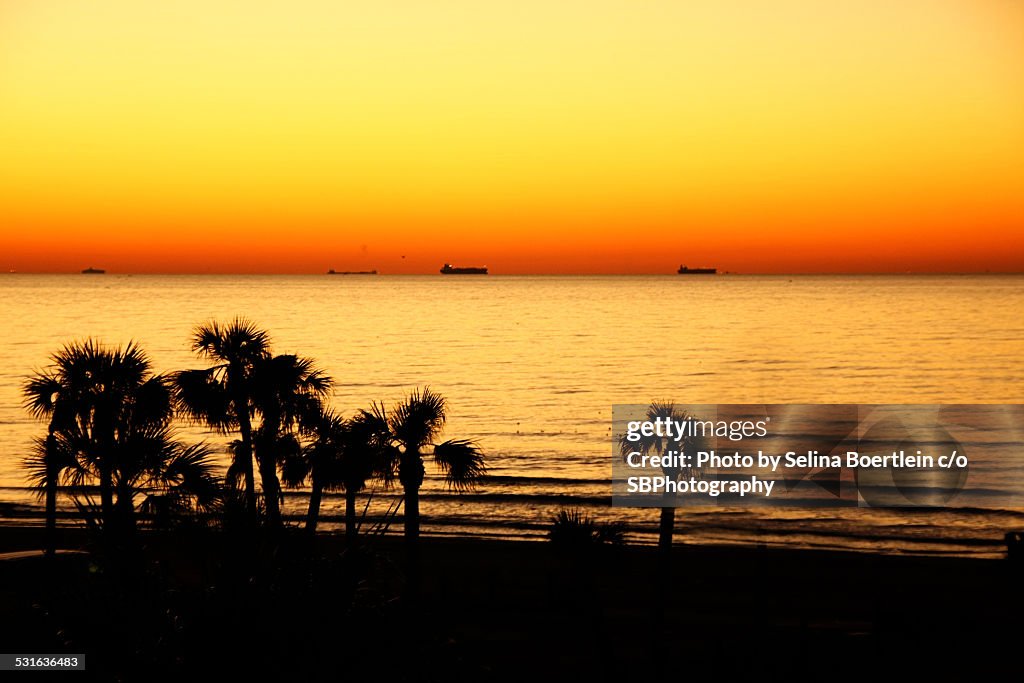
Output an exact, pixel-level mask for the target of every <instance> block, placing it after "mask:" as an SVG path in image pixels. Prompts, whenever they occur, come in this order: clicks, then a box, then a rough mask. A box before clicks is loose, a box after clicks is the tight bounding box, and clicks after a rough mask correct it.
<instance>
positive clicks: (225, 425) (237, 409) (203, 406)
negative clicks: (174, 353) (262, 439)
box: [174, 318, 270, 521]
mask: <svg viewBox="0 0 1024 683" xmlns="http://www.w3.org/2000/svg"><path fill="white" fill-rule="evenodd" d="M192 350H193V351H195V352H196V353H197V354H198V355H199V356H200V357H202V358H205V359H207V360H211V361H213V362H214V365H212V366H211V367H209V368H206V369H203V370H183V371H181V372H178V373H176V374H175V375H174V384H175V389H176V395H177V400H178V405H179V407H180V409H181V411H182V412H184V413H185V415H187V416H188V417H189V418H191V419H192V420H193V421H195V422H198V423H202V424H205V425H207V426H208V427H210V428H212V429H214V430H216V431H218V432H220V433H222V434H230V433H233V432H235V431H237V432H238V435H239V439H238V440H237V441H236V442H235V443H234V444H233V445H232V450H233V452H234V456H235V457H234V462H233V467H234V468H235V471H236V472H238V473H240V475H241V477H242V479H243V480H244V482H245V507H246V511H247V513H248V516H249V519H250V521H255V519H256V481H255V476H254V474H253V463H252V460H253V426H252V420H253V414H254V410H255V408H254V405H253V392H254V387H253V372H254V368H255V366H256V365H257V364H259V363H260V362H261V361H263V360H265V359H266V358H267V357H268V356H269V355H270V336H269V335H268V334H267V333H266V332H265V331H264V330H261V329H260V328H258V327H257V326H256V325H255V324H254V323H252V322H250V321H248V320H246V319H244V318H235V319H234V320H232V321H231V322H229V323H228V324H226V325H221V324H220V323H217V322H216V321H210V322H208V323H204V324H202V325H199V326H198V327H196V328H195V330H194V331H193V333H192ZM228 482H229V484H232V483H233V482H234V477H229V479H228Z"/></svg>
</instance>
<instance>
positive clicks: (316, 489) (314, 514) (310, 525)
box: [306, 477, 324, 534]
mask: <svg viewBox="0 0 1024 683" xmlns="http://www.w3.org/2000/svg"><path fill="white" fill-rule="evenodd" d="M323 489H324V487H323V486H322V485H321V484H320V482H319V481H317V478H316V477H313V480H312V482H310V492H309V510H307V511H306V531H308V532H309V533H311V534H314V533H316V525H317V523H318V522H319V521H320V501H321V500H322V499H323Z"/></svg>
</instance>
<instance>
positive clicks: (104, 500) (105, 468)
mask: <svg viewBox="0 0 1024 683" xmlns="http://www.w3.org/2000/svg"><path fill="white" fill-rule="evenodd" d="M99 469H100V515H101V517H102V520H103V521H102V525H103V533H104V534H105V535H106V536H108V537H109V536H111V535H113V533H114V481H113V479H114V475H113V473H112V472H111V471H110V466H109V465H107V464H101V465H100V468H99Z"/></svg>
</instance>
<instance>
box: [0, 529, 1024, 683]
mask: <svg viewBox="0 0 1024 683" xmlns="http://www.w3.org/2000/svg"><path fill="white" fill-rule="evenodd" d="M38 535H39V532H38V530H36V529H27V528H11V527H8V528H4V529H2V531H0V551H3V552H11V551H17V550H23V549H27V548H31V547H33V545H34V544H37V543H38ZM62 540H63V545H64V546H65V547H75V546H76V545H82V543H84V541H85V540H86V539H85V536H84V535H83V534H81V533H80V532H76V531H74V530H70V531H65V532H64V537H63V539H62ZM144 545H145V551H144V553H143V556H144V559H143V560H142V562H143V563H144V564H145V566H146V567H148V570H147V571H148V572H149V575H150V576H152V574H153V573H154V572H155V573H156V574H158V578H157V579H155V580H156V581H157V584H158V586H159V590H157V591H156V592H157V593H159V595H158V596H156V597H154V596H153V595H152V593H153V589H152V588H151V587H147V586H149V584H145V586H143V584H144V583H145V582H142V583H140V584H139V585H138V586H136V587H134V588H133V587H128V585H127V584H124V585H122V584H121V583H118V582H115V584H116V588H114V589H113V592H112V593H111V590H112V589H111V585H109V584H103V585H100V586H99V588H98V592H94V595H101V594H102V595H114V594H121V595H119V596H118V597H117V598H115V599H114V602H118V601H120V600H127V601H128V602H129V603H132V602H136V601H133V599H132V598H131V597H130V595H131V593H132V591H135V590H139V591H141V592H142V594H144V595H146V596H148V597H146V598H144V599H142V600H141V601H138V604H143V603H146V601H147V600H149V601H150V602H154V601H155V602H154V605H155V606H156V608H158V609H164V602H163V601H164V600H165V599H167V600H170V599H171V598H170V597H168V596H173V601H172V602H173V607H167V608H166V609H167V611H168V612H169V611H174V612H175V616H174V619H176V620H178V621H177V622H176V625H175V626H174V627H173V628H172V629H171V630H172V631H174V633H175V634H176V635H175V636H174V638H173V639H172V641H173V642H172V641H168V640H167V634H166V633H165V631H166V630H167V626H166V624H163V623H162V621H161V619H162V617H161V619H157V620H156V622H154V623H153V625H150V623H149V621H148V620H147V619H146V618H141V619H138V620H137V622H136V623H135V624H134V625H129V626H128V627H127V629H126V632H127V633H130V640H132V643H131V645H129V644H127V643H122V644H119V643H118V642H117V641H116V640H114V641H111V640H108V639H105V638H103V637H99V636H98V634H97V633H95V632H93V631H92V627H93V626H95V627H96V628H103V627H104V625H107V624H109V621H110V620H112V619H114V618H115V617H112V616H111V614H113V613H123V614H132V615H134V612H133V610H134V609H135V607H134V606H133V607H129V608H126V607H125V605H116V604H115V605H112V606H111V605H107V606H106V607H103V606H102V604H101V603H100V602H99V598H96V599H83V597H82V596H81V594H79V593H78V591H81V590H87V591H88V590H93V588H94V587H93V586H92V584H94V583H95V582H96V581H97V580H98V579H97V574H100V575H102V574H103V573H104V572H105V571H107V573H109V571H108V570H104V569H102V565H103V562H102V560H100V561H98V562H95V561H93V560H91V559H90V557H89V556H87V555H67V556H63V557H60V558H58V560H57V562H56V563H55V564H56V567H55V568H53V569H50V568H47V566H46V564H45V563H44V562H43V560H42V559H41V558H37V559H18V560H8V561H2V562H0V573H2V578H3V580H2V583H0V586H2V589H0V590H2V592H3V596H2V599H0V605H2V606H3V607H2V609H3V612H4V613H3V615H2V623H3V624H4V625H5V626H4V630H5V633H4V634H3V635H4V642H5V643H6V644H7V645H8V646H7V648H6V649H7V650H8V651H20V650H22V649H23V648H28V649H29V650H32V651H50V650H53V651H75V652H87V653H88V657H89V662H90V671H91V672H92V674H91V675H94V676H96V677H97V678H98V679H100V680H107V679H111V680H112V679H117V678H121V679H123V680H137V679H139V677H140V676H141V675H142V672H145V671H147V668H146V666H147V664H146V659H147V657H150V658H152V656H154V654H153V653H156V656H159V657H165V659H166V661H165V662H164V664H163V665H162V666H164V667H166V668H164V669H161V670H160V672H159V673H157V672H156V670H155V669H154V670H153V671H151V672H150V673H152V676H153V677H154V678H161V677H163V676H167V677H175V676H178V675H182V674H192V675H198V674H200V673H202V672H203V671H207V672H212V671H219V670H222V668H223V665H225V662H224V661H221V665H220V666H219V665H217V664H210V663H208V660H207V658H208V657H209V656H210V655H211V654H212V653H220V654H221V656H222V655H225V654H227V652H225V650H224V648H227V650H228V651H230V655H229V658H230V659H231V660H234V661H235V662H236V665H233V666H228V667H227V669H233V668H237V669H238V670H239V671H250V672H261V673H262V674H266V675H270V674H271V673H273V674H274V675H275V676H283V677H285V678H287V679H290V680H303V679H317V680H341V679H343V678H346V677H348V676H350V675H351V674H352V673H354V672H356V671H359V672H362V673H363V674H365V675H370V674H372V673H374V672H378V673H381V674H384V673H385V672H386V673H388V674H389V676H391V677H392V678H393V679H397V680H438V681H448V680H571V679H574V678H577V679H580V680H643V679H644V678H653V677H656V678H659V679H684V678H687V677H688V676H689V675H690V674H691V673H693V674H697V673H701V674H705V673H708V674H712V675H716V676H722V677H723V678H724V680H733V679H734V677H736V676H742V677H747V676H754V675H769V674H773V675H775V674H777V675H786V676H792V677H797V678H800V679H816V680H820V679H821V678H834V677H839V678H846V677H852V676H857V677H869V676H870V677H873V678H874V677H878V676H882V678H883V679H884V678H888V677H890V675H892V674H894V673H896V672H898V671H902V672H906V673H914V674H915V675H920V674H922V673H924V672H928V671H932V672H943V673H949V672H955V671H959V670H971V671H972V672H973V673H974V675H975V676H976V675H978V674H979V673H985V672H988V673H1001V674H1009V673H1012V672H1016V671H1019V655H1018V653H1017V651H1016V649H1015V648H1016V647H1017V643H1018V641H1019V637H1020V635H1021V616H1022V606H1024V603H1022V587H1021V578H1022V576H1024V572H1022V571H1021V567H1019V566H1015V564H1014V563H1011V562H1009V561H1007V560H1002V561H998V560H973V559H963V558H927V557H893V556H876V555H870V554H863V553H860V554H852V553H837V552H817V551H807V550H787V551H780V550H765V549H756V548H727V547H695V546H679V547H677V548H676V549H675V552H674V555H673V557H672V573H671V582H670V584H671V585H670V586H666V582H665V581H664V579H663V577H662V575H661V574H660V573H659V570H658V566H659V565H658V558H657V555H656V551H655V549H653V548H632V547H622V548H609V547H601V548H592V549H589V550H575V551H566V550H559V549H558V548H556V547H555V546H553V545H552V544H550V543H538V542H505V541H483V540H438V539H424V540H423V543H422V567H423V579H422V589H421V592H420V596H419V599H418V600H417V601H416V602H415V604H413V603H410V602H409V601H408V600H407V598H405V597H403V587H404V586H405V578H406V577H405V572H404V569H403V566H404V565H403V562H404V560H403V555H404V553H403V550H402V546H401V544H400V542H399V541H398V539H390V538H383V539H374V540H372V541H371V544H370V547H369V548H366V549H364V551H362V552H359V553H350V554H348V555H347V556H348V557H349V560H351V558H352V557H354V556H358V557H360V558H363V559H361V560H360V562H361V563H365V566H372V569H371V570H370V571H369V572H367V573H365V574H362V575H361V576H362V578H361V579H360V580H359V581H356V582H355V584H354V585H356V586H357V587H356V589H355V590H354V591H353V593H351V594H348V593H346V594H345V595H344V596H342V597H339V594H338V593H337V592H336V591H335V589H336V588H337V587H338V585H340V583H343V581H341V582H340V583H339V582H337V581H335V580H334V578H333V577H334V576H335V574H333V573H332V572H339V573H338V574H337V576H342V575H347V572H348V570H347V569H345V567H346V566H351V562H350V561H349V562H348V564H347V565H345V564H343V565H337V564H331V560H330V559H329V558H332V557H334V558H337V557H339V556H343V554H344V551H343V542H342V539H341V538H340V537H335V536H327V535H320V537H318V539H317V549H316V553H315V555H316V556H317V557H320V558H328V559H327V560H325V561H326V562H327V563H326V564H318V565H317V566H318V567H320V568H321V569H320V570H322V571H323V572H325V573H324V574H322V575H320V578H319V579H318V578H315V577H314V578H313V579H311V580H310V581H311V583H310V584H309V586H305V587H299V586H298V584H299V583H301V581H296V580H293V579H294V577H295V576H298V575H301V576H303V577H308V576H313V574H306V573H305V570H303V571H302V572H299V573H298V574H291V573H289V572H294V568H295V566H296V562H298V564H299V565H303V563H305V562H307V560H306V559H302V560H297V559H296V558H298V557H299V556H300V555H301V557H303V558H305V557H306V556H305V555H302V554H301V553H297V551H296V547H297V546H291V547H289V546H287V544H286V545H284V546H279V547H275V549H274V550H273V551H272V552H271V553H270V556H271V557H274V558H276V559H275V562H277V561H279V562H280V563H282V564H283V565H287V566H289V567H291V569H284V570H280V571H279V572H278V573H277V574H275V577H276V578H275V579H273V580H266V579H265V574H260V572H259V571H258V570H256V568H252V569H253V571H252V572H250V573H252V574H253V575H254V576H256V577H257V578H250V579H249V581H250V583H259V581H264V580H266V581H267V585H268V586H269V588H267V589H266V590H258V591H256V592H244V591H243V592H241V593H239V592H238V591H236V592H235V593H234V594H233V595H234V597H233V600H235V601H236V602H230V601H229V602H227V603H223V604H226V605H228V607H225V608H224V609H223V611H220V608H218V607H216V605H219V604H221V603H220V602H218V600H219V599H220V598H219V597H218V594H216V593H212V594H211V592H210V591H211V589H210V588H209V586H208V585H207V584H208V583H209V582H210V581H211V580H212V579H211V578H210V577H211V576H213V575H214V573H215V570H214V569H211V568H212V567H215V566H219V565H220V564H230V563H231V562H232V558H230V557H228V556H227V553H229V552H231V551H230V550H229V548H230V544H227V545H225V544H224V543H223V539H220V538H219V537H218V536H216V535H201V536H199V537H189V538H184V537H180V536H179V537H170V536H152V535H151V536H148V537H147V538H146V539H145V541H144ZM35 547H38V546H37V545H36V546H35ZM303 552H305V551H303ZM262 558H263V559H264V560H265V559H266V555H264V556H262ZM366 558H370V559H366ZM236 559H237V558H236ZM260 561H262V560H257V562H260ZM97 564H99V565H100V566H101V568H100V569H97ZM275 566H277V565H275ZM303 566H305V565H303ZM320 570H318V571H320ZM245 573H246V572H243V574H245ZM246 575H248V574H246ZM261 576H262V577H264V578H259V577H261ZM324 576H326V577H327V580H326V581H324V580H323V577H324ZM289 577H290V578H289ZM367 577H369V578H367ZM99 580H100V581H103V580H102V579H99ZM153 580H154V579H152V578H150V579H149V580H148V581H150V582H152V581H153ZM274 581H278V582H279V583H274ZM49 582H56V583H57V587H56V588H54V587H53V585H52V584H50V583H49ZM129 583H131V582H130V581H129ZM132 585H133V586H135V584H132ZM48 586H49V587H48ZM310 586H312V587H311V588H310ZM324 586H327V587H328V588H327V589H326V592H325V594H323V595H321V593H322V592H324V588H323V587H324ZM246 590H248V589H246ZM104 591H106V593H104ZM69 595H70V596H74V595H77V596H78V597H70V598H69ZM211 595H212V597H211ZM353 595H354V596H355V597H354V598H353V597H352V596H353ZM240 596H242V597H241V598H240ZM242 598H247V599H246V600H245V602H247V603H250V604H246V605H244V606H241V607H240V606H239V605H238V603H237V601H238V600H239V599H242ZM251 603H258V604H251ZM336 605H340V606H341V607H335V606H336ZM103 609H110V610H112V612H111V613H108V614H96V613H92V610H100V611H102V610H103ZM83 610H84V612H85V613H83ZM238 610H241V611H242V612H244V613H245V614H249V615H250V617H249V618H248V619H243V620H242V621H241V622H240V621H239V618H240V617H239V615H238V613H237V611H238ZM338 610H340V611H338ZM261 615H262V617H265V618H268V619H269V622H268V623H266V624H263V625H261V626H260V627H259V628H258V629H256V630H255V631H252V632H246V633H245V634H240V633H238V628H239V624H240V623H242V624H244V628H245V629H248V628H250V627H251V623H250V620H255V621H259V620H260V619H261V618H262V617H261ZM157 622H160V623H157ZM178 622H180V623H178ZM112 628H114V630H115V631H117V630H118V629H122V628H125V625H124V624H121V625H120V626H112ZM149 628H152V629H153V630H154V632H153V633H152V634H147V633H146V630H147V629H149ZM232 632H233V634H232ZM151 640H152V641H153V642H150V641H151ZM122 647H123V648H124V649H121V648H122ZM239 647H241V650H239ZM69 648H70V649H69ZM132 648H134V650H132ZM170 649H173V650H174V653H173V656H171V655H170V653H169V652H163V650H170ZM129 650H131V651H129ZM172 674H173V675H172Z"/></svg>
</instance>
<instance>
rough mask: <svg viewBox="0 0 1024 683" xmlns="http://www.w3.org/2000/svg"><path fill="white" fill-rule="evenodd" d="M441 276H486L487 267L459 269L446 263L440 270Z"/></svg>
mask: <svg viewBox="0 0 1024 683" xmlns="http://www.w3.org/2000/svg"><path fill="white" fill-rule="evenodd" d="M441 275H487V266H470V267H459V266H453V265H452V264H450V263H446V264H444V266H443V267H442V268H441Z"/></svg>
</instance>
